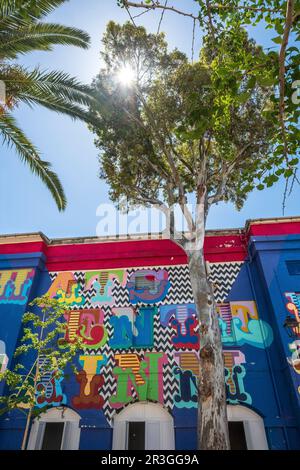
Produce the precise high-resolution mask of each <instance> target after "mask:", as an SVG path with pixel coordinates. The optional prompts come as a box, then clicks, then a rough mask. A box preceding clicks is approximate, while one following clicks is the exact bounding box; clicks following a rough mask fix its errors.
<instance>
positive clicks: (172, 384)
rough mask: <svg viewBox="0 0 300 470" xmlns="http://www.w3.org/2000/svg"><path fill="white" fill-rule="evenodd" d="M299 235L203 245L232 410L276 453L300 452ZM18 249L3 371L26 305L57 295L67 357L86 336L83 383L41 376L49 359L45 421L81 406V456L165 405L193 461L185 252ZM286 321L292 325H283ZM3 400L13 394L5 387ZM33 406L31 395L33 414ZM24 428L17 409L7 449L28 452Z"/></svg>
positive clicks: (289, 228) (261, 232)
mask: <svg viewBox="0 0 300 470" xmlns="http://www.w3.org/2000/svg"><path fill="white" fill-rule="evenodd" d="M281 227H283V229H282V230H281ZM299 230H300V220H298V219H297V221H295V222H290V221H289V222H288V223H286V222H284V223H283V225H282V224H281V222H278V221H277V220H276V221H272V223H269V222H266V223H263V222H262V221H261V220H260V221H259V222H258V223H257V224H256V223H254V222H253V221H251V222H249V224H247V227H246V228H245V230H244V231H242V232H241V233H240V232H239V233H237V231H233V232H232V233H227V232H226V233H224V234H221V233H220V232H219V231H218V232H216V233H214V232H212V233H210V234H209V236H207V237H206V239H205V247H204V251H205V256H206V259H207V262H208V263H209V265H208V266H209V278H210V280H211V282H212V285H213V290H214V297H215V300H216V302H217V303H218V307H217V310H218V312H217V314H218V321H219V325H220V331H221V337H222V342H223V353H224V365H225V373H224V375H225V389H226V395H227V401H228V404H230V405H232V406H234V407H237V406H238V408H235V412H236V414H238V413H240V411H241V416H243V411H242V407H244V411H245V408H248V409H250V410H251V411H250V412H255V413H257V414H258V415H260V416H261V417H262V418H263V421H264V425H265V428H266V437H267V441H268V443H267V445H268V446H269V447H270V448H272V449H277V450H278V449H298V448H299V442H300V421H299V419H298V411H299V410H298V409H297V407H299V406H300V393H299V390H300V328H299V327H298V324H300V321H299V320H300V314H299V312H300V290H299V273H300V261H299V260H300V255H299V253H300V238H299V233H300V232H299ZM287 234H290V235H292V236H289V235H287ZM0 238H1V237H0ZM15 238H16V240H13V242H12V243H10V242H9V243H8V241H7V237H4V238H3V239H1V240H0V253H1V263H2V267H1V270H0V332H1V335H0V338H1V340H2V341H1V340H0V370H1V371H4V370H5V368H6V367H7V364H8V357H7V356H9V360H10V361H11V359H12V357H13V353H14V350H15V348H16V347H18V345H19V338H21V336H22V316H23V314H24V313H25V312H26V310H27V309H28V307H27V305H28V299H29V298H30V299H31V298H34V297H35V296H36V297H40V296H41V295H43V294H45V293H47V292H48V294H49V295H50V296H51V297H52V298H56V299H58V300H59V302H60V304H61V305H62V306H63V307H64V310H65V332H64V335H63V336H64V337H63V338H61V347H63V344H64V342H65V341H68V342H74V341H75V339H76V338H77V337H80V338H81V339H82V341H83V346H82V351H80V353H79V354H78V356H77V357H76V358H75V361H77V371H76V374H74V373H73V372H72V370H71V368H69V367H68V368H67V369H66V371H65V372H64V375H63V374H62V372H61V371H59V370H57V368H55V367H53V365H52V366H51V367H48V365H46V364H47V363H46V362H45V364H44V366H45V367H43V361H44V360H45V361H46V359H47V358H40V360H41V361H42V362H41V363H40V366H41V369H42V375H41V378H40V380H39V383H38V385H37V387H36V395H35V399H36V406H37V408H38V411H42V412H45V411H47V409H49V408H50V409H51V410H50V411H52V409H53V408H54V407H62V405H64V406H66V407H69V408H72V409H73V410H75V411H76V413H77V414H78V415H79V417H80V449H82V450H91V449H98V450H109V449H111V446H112V442H113V441H114V436H113V433H114V426H113V425H114V418H115V417H116V414H119V413H122V411H123V410H124V409H125V408H126V407H127V406H128V405H132V404H134V403H136V402H143V404H144V403H145V402H151V404H152V403H159V404H161V405H163V407H164V409H165V410H167V411H168V412H169V413H170V414H171V416H172V418H173V420H174V428H175V430H176V440H175V441H176V449H178V450H181V449H185V450H189V449H190V450H195V449H196V446H197V431H196V427H197V408H198V403H197V400H198V383H199V335H198V319H197V315H196V311H195V306H194V300H193V293H192V288H191V283H190V279H189V268H188V265H187V264H186V255H185V253H184V252H183V250H182V249H181V248H180V247H179V246H178V245H176V244H174V243H173V242H171V241H170V240H165V239H164V240H160V239H155V240H151V239H147V240H142V239H141V240H107V241H105V243H104V242H102V241H101V240H99V241H96V240H93V241H92V242H91V243H90V242H89V241H88V240H82V241H79V240H76V243H75V242H74V243H72V242H70V240H66V241H65V242H64V241H63V240H62V241H60V242H59V243H58V244H56V243H49V242H48V240H47V239H46V237H42V236H41V237H40V236H38V235H34V236H27V237H24V236H22V237H21V238H18V237H15ZM10 253H11V254H10ZM254 253H255V256H253V254H254ZM248 254H249V255H250V256H248ZM37 267H38V268H37ZM282 286H289V287H288V289H289V290H288V292H284V291H282ZM283 299H284V301H285V302H284V304H285V305H286V311H285V309H284V308H283V310H282V301H283ZM254 300H255V301H254ZM256 301H257V304H256ZM287 316H289V317H292V319H293V320H296V322H295V323H294V326H293V324H292V323H291V325H290V326H289V327H287V325H285V326H286V327H284V322H285V319H286V317H287ZM3 332H4V334H3ZM273 332H274V333H273ZM275 333H276V334H275ZM26 357H27V358H28V359H26V360H27V361H28V362H27V363H26V364H25V365H26V368H28V370H30V367H31V366H32V364H31V363H30V361H31V360H32V358H31V357H30V355H27V356H26ZM287 361H288V364H287ZM12 365H13V364H12ZM285 365H286V367H285ZM289 376H290V377H289ZM290 379H291V380H290ZM1 387H2V388H1ZM0 389H1V393H2V394H3V393H5V388H4V382H2V383H0ZM293 394H294V396H295V398H296V399H295V400H294V399H293ZM28 398H29V396H28V395H26V393H24V397H23V396H22V402H23V403H22V404H20V408H23V411H25V410H26V409H27V410H28V408H29V406H30V403H28V401H29V400H28ZM30 398H31V397H30ZM280 404H281V406H282V409H281V410H280V409H279V405H280ZM151 406H152V405H151ZM130 408H131V406H130ZM132 409H134V408H133V407H132ZM247 411H248V410H247ZM62 412H63V410H62ZM128 412H130V410H128ZM58 414H60V413H58ZM15 416H16V417H15ZM20 417H21V419H23V414H21V413H19V412H18V411H17V410H16V413H12V414H11V416H9V418H10V419H9V420H5V417H4V420H1V422H0V448H1V449H6V450H8V449H17V448H19V447H20V442H21V438H22V435H21V434H22V430H21V426H20V425H19V424H20ZM250 427H251V426H250ZM246 431H247V433H248V431H249V429H248V428H247V429H246ZM247 436H248V434H247ZM254 437H255V436H254ZM251 439H252V436H251ZM254 440H255V439H254Z"/></svg>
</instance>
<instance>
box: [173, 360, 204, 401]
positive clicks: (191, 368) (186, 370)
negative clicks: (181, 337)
mask: <svg viewBox="0 0 300 470" xmlns="http://www.w3.org/2000/svg"><path fill="white" fill-rule="evenodd" d="M175 357H176V362H177V364H178V365H177V366H176V367H175V368H174V375H175V377H176V378H177V380H178V383H179V393H178V394H176V395H175V396H174V406H175V407H176V408H197V407H198V385H197V384H198V380H199V357H198V354H197V353H195V352H177V353H175Z"/></svg>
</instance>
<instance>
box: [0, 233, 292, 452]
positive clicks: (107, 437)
mask: <svg viewBox="0 0 300 470" xmlns="http://www.w3.org/2000/svg"><path fill="white" fill-rule="evenodd" d="M296 260H298V261H299V262H300V236H295V235H293V236H286V237H276V236H272V237H255V238H252V239H250V243H249V255H248V258H247V259H246V261H245V263H244V264H243V266H242V268H241V270H240V272H239V275H238V277H237V278H236V280H235V282H234V284H233V286H232V288H231V291H230V293H229V295H228V298H227V299H225V300H226V302H243V301H244V302H248V301H253V302H255V303H256V306H257V310H258V316H259V320H260V321H261V323H260V326H261V327H262V326H263V324H264V322H265V324H266V325H269V326H271V329H272V340H270V341H269V342H268V340H266V339H264V344H260V345H259V344H256V345H255V344H250V343H249V342H248V343H247V342H240V344H238V340H237V343H236V344H231V343H226V341H225V342H223V344H224V351H225V353H226V351H229V352H230V351H232V350H233V349H234V350H236V349H237V348H238V350H239V351H240V352H241V353H242V354H243V355H244V356H245V358H246V361H245V363H243V364H242V370H243V372H242V373H241V376H242V375H243V374H244V376H243V380H242V382H241V383H242V385H243V386H244V392H245V393H244V395H245V396H246V398H244V399H243V400H242V402H241V404H243V405H244V406H247V407H249V408H250V409H252V410H253V411H255V412H256V413H258V414H259V415H260V416H261V417H262V418H263V420H264V424H265V429H266V435H267V439H268V444H269V448H270V449H300V413H299V404H300V403H299V399H300V395H299V392H298V387H299V386H300V375H299V374H297V373H296V372H295V371H294V369H293V367H292V366H291V365H290V364H289V363H288V360H287V358H289V357H291V351H290V349H289V344H290V343H291V342H292V340H291V338H289V337H288V335H287V332H286V330H285V329H284V327H283V323H284V320H285V318H286V316H287V315H288V313H289V312H288V310H287V308H286V304H287V302H288V301H287V298H286V296H285V293H286V292H295V293H297V292H300V275H299V274H296V275H291V274H290V273H289V271H288V269H287V265H286V261H296ZM25 268H26V269H29V268H32V269H34V276H33V278H32V284H31V286H30V289H28V292H27V293H28V299H27V301H26V303H22V304H17V303H14V302H7V303H2V304H1V302H0V340H2V341H4V342H5V345H6V354H7V356H8V357H9V361H10V362H9V367H11V366H12V365H13V359H12V358H13V352H14V350H15V348H16V345H17V344H18V340H19V339H20V336H21V334H22V323H21V320H22V315H23V313H24V312H25V311H27V310H28V308H29V307H28V304H29V302H30V301H31V300H32V299H33V298H35V297H37V296H40V295H42V294H44V293H45V292H46V291H47V290H48V288H49V286H50V284H51V282H50V276H49V273H48V272H47V270H46V268H45V257H44V255H43V254H41V253H34V254H26V255H12V256H7V255H6V256H0V271H1V270H13V269H18V270H20V269H25ZM262 336H263V335H262ZM66 375H69V374H68V371H67V372H66ZM1 387H2V388H1ZM299 390H300V389H299ZM0 393H1V394H3V393H4V392H3V384H2V385H1V384H0ZM62 393H63V394H65V395H66V397H67V406H70V407H72V403H71V397H73V396H74V395H75V394H77V393H78V383H77V382H76V379H75V377H74V376H72V374H70V378H68V379H65V380H64V381H63V383H62ZM242 394H243V390H240V392H239V394H238V395H237V399H236V404H238V403H240V402H239V399H238V397H239V396H242ZM247 397H248V398H247ZM233 402H234V397H231V403H233ZM76 412H77V413H79V414H80V416H81V421H80V426H81V440H80V449H81V450H88V449H99V450H106V449H110V448H111V446H112V428H111V426H110V425H109V423H108V421H107V419H106V417H105V415H104V413H103V411H101V410H99V409H98V410H93V409H86V410H84V409H82V410H78V409H76ZM171 413H172V415H173V417H174V426H175V441H176V449H178V450H189V449H195V448H196V437H197V436H196V423H197V409H196V408H190V409H187V408H181V409H180V408H176V407H174V408H173V409H172V410H171ZM24 425H25V417H24V415H23V414H21V413H20V412H18V411H16V412H11V413H9V415H5V416H4V417H2V419H1V420H0V449H18V448H20V445H21V439H22V432H23V429H24Z"/></svg>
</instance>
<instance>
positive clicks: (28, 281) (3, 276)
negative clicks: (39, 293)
mask: <svg viewBox="0 0 300 470" xmlns="http://www.w3.org/2000/svg"><path fill="white" fill-rule="evenodd" d="M33 277H34V269H20V270H15V269H13V270H4V271H0V304H16V305H25V304H27V301H28V296H29V291H30V288H31V286H32V281H33Z"/></svg>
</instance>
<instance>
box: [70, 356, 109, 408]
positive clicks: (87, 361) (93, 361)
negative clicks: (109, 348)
mask: <svg viewBox="0 0 300 470" xmlns="http://www.w3.org/2000/svg"><path fill="white" fill-rule="evenodd" d="M79 363H80V365H81V366H82V370H81V371H80V372H79V373H78V374H77V376H76V380H77V382H78V383H79V387H80V389H79V394H78V395H76V396H75V397H73V398H72V404H73V406H74V407H75V408H80V409H83V408H84V409H89V408H102V407H103V404H104V399H103V397H102V396H101V388H102V386H103V384H104V377H103V376H102V375H101V374H100V372H101V368H102V366H103V365H104V364H105V363H106V357H105V356H104V355H95V356H87V355H84V356H80V357H79Z"/></svg>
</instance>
